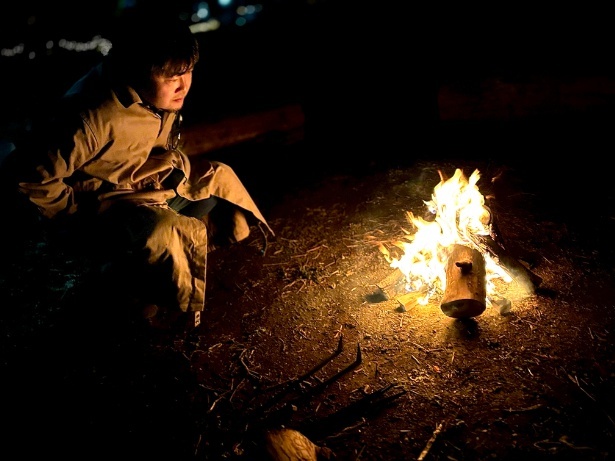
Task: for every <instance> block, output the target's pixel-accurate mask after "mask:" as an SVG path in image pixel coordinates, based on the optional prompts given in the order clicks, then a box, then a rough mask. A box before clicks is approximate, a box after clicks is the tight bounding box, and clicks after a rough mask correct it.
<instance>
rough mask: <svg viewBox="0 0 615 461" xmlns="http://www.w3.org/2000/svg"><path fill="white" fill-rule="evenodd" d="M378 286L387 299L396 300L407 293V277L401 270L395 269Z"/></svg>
mask: <svg viewBox="0 0 615 461" xmlns="http://www.w3.org/2000/svg"><path fill="white" fill-rule="evenodd" d="M376 285H377V286H378V288H379V289H380V290H381V291H382V293H384V295H385V296H386V299H394V298H395V297H396V296H398V295H400V294H405V293H407V290H406V277H405V276H404V274H402V272H401V271H400V270H399V269H395V270H394V271H393V272H391V273H390V274H389V275H387V276H386V277H385V278H384V279H382V280H381V281H380V282H379V283H377V284H376Z"/></svg>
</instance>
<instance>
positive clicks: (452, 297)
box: [440, 244, 487, 318]
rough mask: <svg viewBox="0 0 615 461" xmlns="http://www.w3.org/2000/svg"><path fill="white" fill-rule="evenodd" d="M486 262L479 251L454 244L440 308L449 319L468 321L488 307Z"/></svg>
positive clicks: (447, 264) (447, 266) (448, 262)
mask: <svg viewBox="0 0 615 461" xmlns="http://www.w3.org/2000/svg"><path fill="white" fill-rule="evenodd" d="M486 275H487V272H486V269H485V259H484V258H483V255H482V254H481V253H480V251H478V250H475V249H473V248H469V247H467V246H465V245H459V244H455V245H453V247H452V251H451V254H450V255H449V257H448V260H447V263H446V288H445V290H444V296H443V297H442V301H441V303H440V308H441V309H442V312H444V313H445V314H446V315H448V316H449V317H453V318H468V317H476V316H478V315H480V314H482V313H483V312H484V311H485V308H486V307H487V304H486V302H487V282H486Z"/></svg>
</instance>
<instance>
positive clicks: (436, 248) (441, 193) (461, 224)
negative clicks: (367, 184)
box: [380, 169, 512, 305]
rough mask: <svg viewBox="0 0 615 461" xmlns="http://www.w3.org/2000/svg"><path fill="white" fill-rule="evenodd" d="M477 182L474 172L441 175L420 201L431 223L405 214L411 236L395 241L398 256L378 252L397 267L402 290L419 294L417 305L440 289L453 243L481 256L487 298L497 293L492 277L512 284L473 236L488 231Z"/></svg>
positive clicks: (486, 212) (443, 284)
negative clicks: (402, 279) (428, 197)
mask: <svg viewBox="0 0 615 461" xmlns="http://www.w3.org/2000/svg"><path fill="white" fill-rule="evenodd" d="M479 179H480V173H479V171H478V170H475V171H474V172H473V173H472V175H471V176H470V178H469V179H468V178H466V176H465V175H464V174H463V172H462V171H461V170H460V169H456V170H455V174H454V175H453V176H452V177H451V178H449V179H446V180H445V179H444V178H443V176H442V173H440V183H438V184H437V185H436V186H435V187H434V190H433V193H432V195H431V200H429V201H426V202H424V203H425V205H426V206H427V208H428V210H429V211H430V212H431V213H432V214H433V215H434V216H435V217H434V219H433V221H427V220H425V219H423V218H421V217H419V216H415V215H414V214H413V213H412V212H411V211H408V212H407V218H408V221H409V222H410V223H411V224H412V225H413V226H414V227H415V228H416V233H414V234H413V235H408V236H406V237H404V240H402V241H400V242H398V246H399V248H400V249H401V250H403V255H402V256H401V257H400V258H395V257H393V256H392V255H391V254H390V253H389V252H388V250H386V249H385V248H384V247H382V246H381V248H380V249H381V251H382V253H383V254H384V256H385V258H386V260H387V262H389V264H390V265H391V267H393V268H396V269H399V270H400V271H401V273H402V274H403V275H404V277H405V279H406V290H407V291H409V292H418V293H420V294H421V296H420V297H419V299H418V301H417V302H418V303H419V304H423V305H424V304H427V303H428V302H429V300H430V299H431V298H432V297H433V296H434V295H435V294H436V293H439V292H440V293H441V292H443V291H444V287H446V270H445V268H446V262H447V260H448V256H449V254H450V250H451V247H452V245H454V244H461V245H465V246H468V247H470V248H474V249H476V250H478V251H480V252H481V254H482V255H483V256H484V258H485V266H486V272H487V287H486V288H487V298H490V297H494V296H496V294H497V293H496V289H495V285H494V280H495V279H502V280H503V281H505V282H506V283H510V282H511V281H512V279H511V277H510V275H509V274H508V273H507V272H506V271H505V270H504V269H503V268H502V267H500V266H499V265H498V264H497V263H496V262H495V261H494V260H493V258H492V257H491V255H490V254H489V253H488V252H485V251H483V250H482V249H481V248H480V247H479V246H478V244H477V243H476V238H475V236H480V235H483V236H484V235H489V234H490V232H491V213H490V211H489V209H488V208H487V207H486V206H485V198H484V197H483V195H482V194H481V193H480V191H479V190H478V186H477V183H478V180H479Z"/></svg>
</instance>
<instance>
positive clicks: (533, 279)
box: [476, 235, 542, 288]
mask: <svg viewBox="0 0 615 461" xmlns="http://www.w3.org/2000/svg"><path fill="white" fill-rule="evenodd" d="M476 240H477V242H476V243H477V244H478V245H479V246H480V247H482V248H484V249H485V250H486V251H488V252H489V253H490V254H491V255H492V256H494V257H495V258H496V262H497V263H498V264H499V265H500V266H502V267H503V268H504V269H506V270H507V271H508V272H509V273H510V275H511V276H512V277H513V278H515V279H517V280H519V278H521V279H526V280H528V281H529V282H530V283H531V284H532V286H533V287H534V288H537V287H539V286H540V284H541V283H542V278H541V277H540V276H538V275H536V274H535V273H534V272H532V271H531V270H529V269H528V268H527V267H525V266H524V265H523V264H521V263H520V262H519V260H517V259H516V258H514V257H513V256H512V255H511V254H510V252H509V251H507V250H506V249H504V248H503V247H502V246H501V245H499V244H498V243H497V242H496V241H495V240H493V238H491V236H488V235H485V236H482V235H478V236H476Z"/></svg>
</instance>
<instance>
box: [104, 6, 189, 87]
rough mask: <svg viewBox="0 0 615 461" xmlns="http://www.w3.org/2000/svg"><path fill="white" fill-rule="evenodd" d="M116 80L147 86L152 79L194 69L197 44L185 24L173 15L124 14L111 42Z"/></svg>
mask: <svg viewBox="0 0 615 461" xmlns="http://www.w3.org/2000/svg"><path fill="white" fill-rule="evenodd" d="M111 45H112V48H111V53H110V59H111V63H112V69H113V74H114V76H115V78H116V79H120V80H121V81H124V82H125V83H128V84H130V85H134V86H142V85H147V84H149V82H150V81H151V78H152V77H153V76H163V77H173V76H175V75H182V74H184V73H186V72H188V71H190V70H192V69H193V68H194V66H195V65H196V63H197V62H198V61H199V44H198V40H197V39H196V37H195V36H194V35H193V33H192V31H191V30H190V27H189V26H188V24H186V23H185V22H184V21H182V20H181V19H179V18H178V17H175V16H173V15H167V16H161V15H160V14H152V13H136V12H135V13H132V14H127V15H126V17H124V18H122V21H121V22H120V23H119V26H118V28H117V31H116V33H115V35H114V36H113V37H112V40H111Z"/></svg>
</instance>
